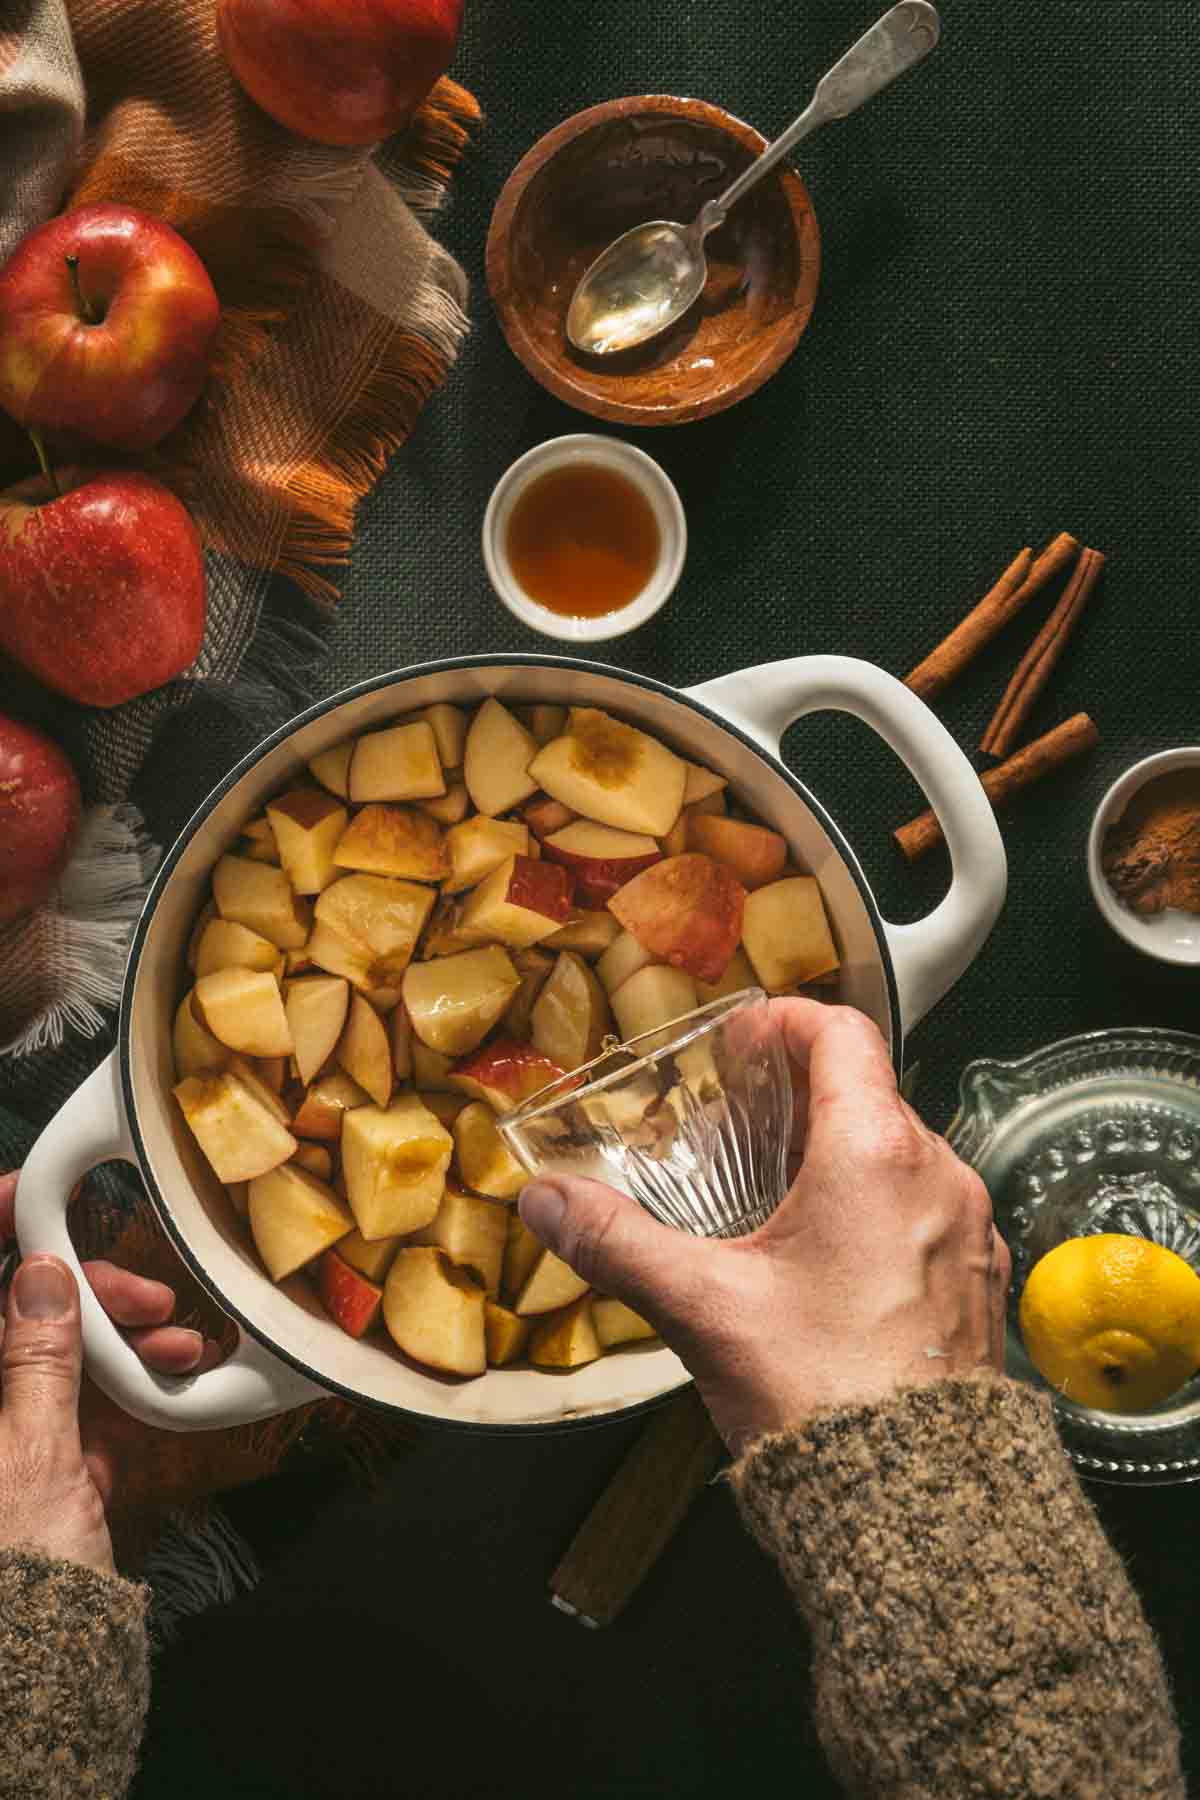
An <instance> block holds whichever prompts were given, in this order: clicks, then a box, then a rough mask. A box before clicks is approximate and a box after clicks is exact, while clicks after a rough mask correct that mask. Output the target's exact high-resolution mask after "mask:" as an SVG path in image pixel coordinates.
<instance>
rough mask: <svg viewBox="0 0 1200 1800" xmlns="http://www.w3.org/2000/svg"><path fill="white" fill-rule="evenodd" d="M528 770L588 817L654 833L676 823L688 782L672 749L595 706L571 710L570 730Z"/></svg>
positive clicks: (552, 793)
mask: <svg viewBox="0 0 1200 1800" xmlns="http://www.w3.org/2000/svg"><path fill="white" fill-rule="evenodd" d="M529 773H530V775H531V777H532V778H533V780H534V781H535V782H536V784H537V785H538V786H539V787H542V788H544V789H545V790H546V792H547V793H548V794H549V795H550V797H551V799H554V800H561V801H562V803H563V805H564V806H570V807H572V808H573V809H574V811H575V812H577V813H582V814H583V816H584V818H586V819H594V820H596V821H598V823H600V824H601V825H613V826H615V827H616V829H617V830H618V831H634V832H645V833H646V834H647V835H648V836H649V837H655V838H657V837H662V836H663V834H664V832H667V831H670V829H671V827H672V825H673V824H674V823H675V820H676V819H677V818H678V816H679V811H680V808H681V807H682V805H683V790H684V788H685V786H686V785H687V767H686V765H685V763H684V762H683V761H682V759H681V758H680V757H678V756H676V755H675V753H674V751H672V750H668V749H667V747H666V745H665V744H660V743H659V741H658V739H657V738H652V737H650V736H648V735H647V733H646V732H644V731H638V730H637V729H636V728H635V727H634V726H632V725H625V724H622V722H621V721H620V720H619V719H614V718H612V717H610V715H609V714H608V713H604V712H600V711H598V710H597V708H595V707H591V706H585V707H580V708H578V709H577V710H576V711H574V712H573V713H572V715H571V723H570V726H569V728H568V730H567V731H566V733H565V734H564V735H563V736H562V737H558V738H554V739H553V740H552V741H551V742H550V743H549V744H547V745H545V747H544V748H543V749H541V750H539V751H538V753H537V755H536V756H535V757H534V759H533V761H532V763H530V765H529Z"/></svg>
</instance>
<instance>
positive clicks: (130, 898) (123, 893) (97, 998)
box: [0, 804, 161, 1057]
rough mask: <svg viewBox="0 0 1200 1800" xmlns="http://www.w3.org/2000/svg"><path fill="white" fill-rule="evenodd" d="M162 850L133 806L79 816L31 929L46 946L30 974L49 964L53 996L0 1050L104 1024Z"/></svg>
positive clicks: (41, 1045)
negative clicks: (58, 880) (52, 894)
mask: <svg viewBox="0 0 1200 1800" xmlns="http://www.w3.org/2000/svg"><path fill="white" fill-rule="evenodd" d="M160 854H161V853H160V851H159V849H158V846H157V845H156V844H154V843H152V842H151V841H150V839H149V838H148V837H147V835H146V831H145V826H144V823H143V820H142V815H141V814H140V813H139V812H138V810H137V808H136V807H134V806H130V805H127V804H122V805H120V806H95V807H92V808H91V809H90V811H89V812H88V813H87V814H86V815H85V817H84V821H83V826H82V829H81V831H80V834H79V843H78V845H77V846H76V850H75V854H74V856H73V857H72V859H71V862H70V865H69V867H68V869H67V872H66V874H65V876H64V877H63V880H62V885H61V887H60V888H59V891H58V896H57V900H56V901H55V903H54V905H53V907H52V908H51V909H49V910H47V911H46V912H44V913H43V914H41V915H39V916H38V920H37V921H36V922H35V925H34V927H33V929H34V930H40V931H42V932H44V940H43V945H44V947H43V948H42V950H41V953H40V957H39V960H40V962H41V967H40V968H39V969H33V970H31V975H30V979H31V981H33V982H38V981H39V979H40V980H44V979H45V975H44V971H45V968H46V967H50V968H52V969H53V972H54V980H53V988H54V993H53V996H52V997H51V998H49V999H46V998H44V997H42V1004H41V1006H40V1007H39V1008H38V1010H37V1011H36V1012H35V1013H34V1015H33V1017H32V1018H31V1019H30V1020H29V1021H28V1023H26V1024H25V1025H24V1027H23V1028H22V1030H21V1032H20V1033H19V1034H18V1036H17V1037H15V1038H14V1039H13V1041H12V1042H11V1043H8V1044H0V1055H5V1054H11V1055H13V1056H18V1057H23V1056H31V1055H33V1054H35V1053H36V1052H37V1051H39V1050H45V1049H47V1048H48V1047H49V1046H51V1045H53V1046H55V1047H56V1048H57V1046H58V1045H60V1044H61V1043H62V1041H63V1038H64V1036H65V1034H66V1032H67V1031H68V1030H70V1031H77V1032H78V1033H79V1034H80V1035H81V1036H83V1037H85V1038H90V1037H95V1036H96V1034H97V1032H99V1031H100V1030H101V1029H102V1028H103V1026H104V1022H105V1021H104V1013H105V1011H111V1010H112V1009H113V1008H115V1007H116V1006H117V1005H118V1004H119V1002H120V999H121V983H122V980H123V978H124V974H125V958H126V952H127V951H128V948H129V937H130V933H131V932H132V930H133V927H134V925H135V924H136V923H137V919H138V915H139V914H140V912H141V910H142V907H143V905H144V903H145V899H146V891H147V887H148V885H149V881H150V877H151V875H152V874H153V873H154V870H155V869H156V868H157V866H158V860H159V856H160ZM31 950H32V952H33V954H35V955H37V954H38V952H37V949H36V947H34V946H31ZM14 960H15V959H14Z"/></svg>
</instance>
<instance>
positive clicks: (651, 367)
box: [487, 94, 821, 425]
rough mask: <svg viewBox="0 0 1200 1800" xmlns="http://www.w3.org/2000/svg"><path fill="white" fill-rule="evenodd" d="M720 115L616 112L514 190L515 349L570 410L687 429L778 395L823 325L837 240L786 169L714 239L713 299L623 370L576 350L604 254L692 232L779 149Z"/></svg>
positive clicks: (519, 172)
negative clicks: (704, 213) (816, 309)
mask: <svg viewBox="0 0 1200 1800" xmlns="http://www.w3.org/2000/svg"><path fill="white" fill-rule="evenodd" d="M765 143H766V140H765V139H764V138H763V137H762V136H761V135H760V134H759V133H758V132H757V131H755V130H754V129H753V128H752V127H751V126H749V125H745V124H743V123H742V121H741V120H740V119H735V118H734V117H733V115H732V114H731V113H727V112H725V111H723V110H722V108H721V107H719V106H711V105H709V104H708V102H707V101H704V100H679V99H675V98H673V97H672V96H670V95H667V94H644V95H640V96H638V97H637V98H634V99H628V100H609V101H606V102H605V103H604V104H603V105H601V106H592V107H589V108H588V110H587V111H586V112H581V113H576V114H575V116H574V118H571V119H568V120H566V122H565V123H564V124H562V125H559V126H556V128H555V129H554V130H553V131H551V132H548V133H547V135H546V136H545V137H544V138H542V139H541V140H540V142H538V143H537V144H535V145H534V147H533V149H532V150H530V151H529V152H528V154H527V155H526V156H525V157H524V158H523V159H522V160H521V162H520V163H518V165H517V167H516V168H515V169H514V171H513V173H512V174H511V175H510V177H509V179H508V181H507V183H506V184H505V187H504V191H503V192H502V193H501V195H500V198H499V200H498V201H497V203H496V210H495V212H494V213H493V215H492V225H491V230H490V232H489V233H488V246H487V277H488V286H489V288H490V289H491V293H492V300H493V302H494V304H495V307H496V311H497V313H498V315H499V318H500V323H501V325H502V326H503V328H504V334H505V336H506V337H507V339H508V341H509V344H510V346H511V347H512V349H513V350H514V351H515V353H516V355H517V356H519V357H520V359H521V361H522V362H523V363H524V364H525V367H526V368H527V369H528V370H529V372H530V374H531V375H532V376H534V378H535V379H536V380H537V381H540V382H541V384H542V386H543V387H545V388H548V389H549V391H550V392H551V393H552V394H555V395H557V397H558V398H559V399H560V400H565V401H566V402H567V404H568V405H569V406H575V407H578V408H579V410H580V411H581V412H586V413H591V414H593V415H594V417H596V418H598V419H610V420H613V421H616V422H619V423H621V424H625V425H682V424H685V423H687V422H688V421H689V420H692V419H703V418H707V417H708V415H709V414H710V413H716V412H722V411H723V410H724V409H725V408H726V407H727V406H732V405H733V404H734V402H735V401H737V400H742V399H744V398H745V396H746V395H747V394H752V393H753V392H754V390H755V389H756V388H759V387H761V386H762V384H763V382H764V381H766V380H768V379H769V377H770V376H772V375H773V374H774V373H775V371H776V370H777V369H778V368H779V367H780V366H781V364H782V363H784V362H785V361H786V360H787V358H788V357H789V356H790V355H791V353H792V351H793V350H794V349H795V347H796V344H797V342H798V340H799V337H800V334H801V332H802V331H803V330H804V328H805V326H806V325H807V324H808V321H809V316H810V315H811V313H812V309H813V301H814V299H815V298H816V292H817V281H818V278H819V275H820V269H821V240H820V234H819V232H818V230H817V220H816V215H815V213H814V212H813V209H812V202H811V200H810V199H809V195H808V190H807V188H806V187H805V185H804V183H803V182H802V181H801V179H800V177H799V176H798V175H797V174H796V173H795V171H794V170H793V169H790V168H787V167H786V166H781V167H780V168H778V169H776V170H775V171H774V172H773V173H772V174H771V175H768V176H767V177H766V178H765V179H764V180H763V182H762V183H761V184H760V186H758V187H757V188H755V189H754V190H753V191H752V192H751V193H750V194H748V195H747V197H746V198H745V199H744V200H743V201H742V202H741V204H740V205H739V206H738V207H736V208H735V209H734V211H733V212H732V213H731V214H730V217H729V219H728V221H727V223H726V224H725V225H723V226H722V227H721V229H720V231H717V232H714V233H713V235H712V236H711V237H710V238H709V239H708V243H707V254H708V262H709V277H708V284H707V286H706V287H705V290H704V292H703V294H702V295H701V296H700V299H699V300H698V301H697V302H696V305H695V306H694V307H693V308H692V309H691V311H690V312H689V313H688V314H687V315H686V317H685V318H683V319H680V320H679V322H678V324H676V325H675V326H673V327H672V328H671V329H670V330H669V331H668V332H666V333H665V334H664V335H663V336H662V337H660V338H656V339H655V340H654V341H653V342H652V343H649V344H645V345H642V346H641V347H640V348H638V349H636V350H630V351H627V352H625V353H624V354H623V355H621V356H608V357H593V356H585V355H583V354H581V353H580V352H579V351H577V350H575V349H574V348H573V347H572V346H571V344H570V343H569V342H568V340H567V334H566V326H565V321H566V315H567V307H568V306H569V304H570V300H571V295H572V294H573V293H574V291H575V286H576V283H577V282H578V280H579V278H580V276H581V275H582V274H583V273H584V271H585V269H586V268H587V267H588V265H589V263H591V262H592V260H593V259H594V258H595V257H596V256H598V255H599V254H600V252H601V250H603V249H604V247H605V246H606V245H607V244H609V243H611V241H612V240H613V238H615V237H617V236H619V234H620V233H621V232H622V231H626V230H628V228H629V227H630V226H631V225H639V224H641V223H643V222H644V221H645V220H647V219H678V220H680V221H681V222H682V223H684V224H686V223H687V222H688V221H689V220H690V219H692V218H694V217H695V215H696V213H697V212H698V211H699V209H700V207H701V206H702V205H703V203H704V202H705V201H706V200H708V199H710V198H714V197H715V196H716V195H718V194H719V193H720V192H721V191H722V189H724V188H725V187H727V186H728V185H729V183H730V182H731V181H732V180H733V178H734V177H735V176H736V175H738V174H739V173H740V172H741V170H742V169H744V168H745V167H746V165H747V164H748V163H749V162H751V161H752V159H753V158H754V157H755V156H757V155H758V154H759V152H760V151H761V150H762V149H763V148H764V146H765Z"/></svg>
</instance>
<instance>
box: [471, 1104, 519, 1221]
mask: <svg viewBox="0 0 1200 1800" xmlns="http://www.w3.org/2000/svg"><path fill="white" fill-rule="evenodd" d="M454 1152H455V1155H456V1157H457V1159H458V1171H459V1174H460V1175H461V1176H462V1178H463V1180H464V1181H465V1182H466V1184H467V1186H468V1187H469V1188H474V1189H475V1192H476V1193H477V1194H487V1195H489V1196H490V1197H491V1198H492V1199H493V1200H512V1199H513V1198H514V1197H515V1196H516V1195H517V1194H519V1193H520V1191H521V1189H522V1188H523V1187H524V1186H525V1183H526V1182H527V1181H528V1180H529V1176H528V1175H527V1174H526V1172H525V1170H524V1169H523V1168H522V1167H521V1164H520V1163H519V1162H518V1161H517V1159H516V1157H515V1156H514V1155H513V1153H512V1151H511V1150H510V1149H509V1147H508V1145H507V1144H506V1143H505V1142H504V1139H503V1138H502V1137H501V1136H500V1133H499V1131H498V1130H497V1129H496V1115H495V1114H494V1113H493V1111H492V1109H491V1107H490V1106H488V1105H487V1103H486V1102H485V1101H483V1100H472V1101H470V1102H469V1104H467V1105H466V1106H464V1107H463V1109H462V1111H461V1112H460V1113H459V1115H458V1117H457V1118H456V1119H455V1121H454Z"/></svg>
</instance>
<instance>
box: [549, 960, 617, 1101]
mask: <svg viewBox="0 0 1200 1800" xmlns="http://www.w3.org/2000/svg"><path fill="white" fill-rule="evenodd" d="M532 1023H533V1043H534V1046H535V1048H536V1049H538V1050H541V1051H542V1052H544V1054H545V1055H546V1056H548V1057H549V1058H550V1060H551V1062H554V1063H557V1064H558V1066H559V1068H560V1069H566V1070H568V1071H570V1070H571V1069H578V1068H579V1067H580V1066H581V1065H582V1064H583V1063H586V1062H591V1060H592V1058H593V1057H594V1056H599V1054H600V1046H601V1045H602V1043H603V1042H604V1039H605V1036H606V1035H607V1033H608V1031H609V1030H610V1028H611V1021H610V1019H609V1013H608V1001H607V999H606V998H605V994H604V989H603V988H602V987H601V985H600V983H599V982H598V981H597V979H596V977H595V975H594V974H593V973H592V971H591V969H590V968H589V967H588V965H587V963H585V962H584V960H583V958H582V957H581V956H577V955H576V954H575V952H574V951H573V950H563V951H562V952H561V953H560V955H559V958H558V961H557V962H556V963H555V965H554V972H553V974H552V975H551V976H550V979H549V981H547V983H546V985H545V987H544V988H543V989H542V991H541V993H540V994H539V995H538V997H537V1000H536V1001H535V1003H534V1008H533V1015H532Z"/></svg>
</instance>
